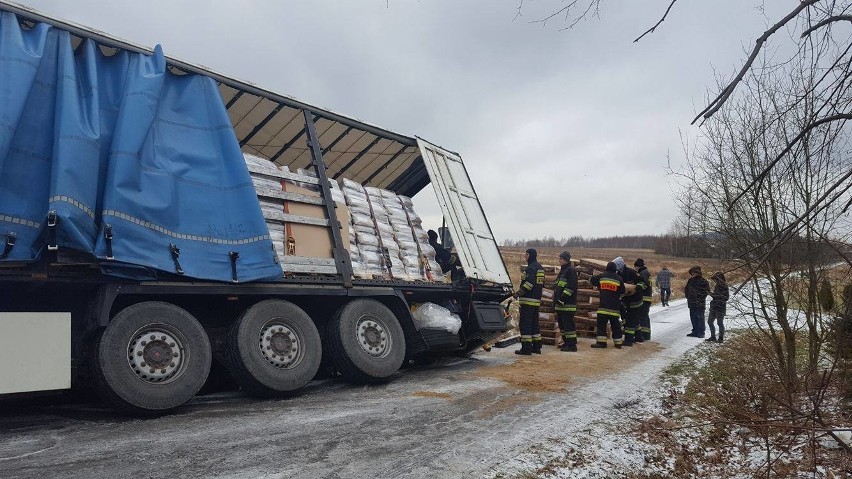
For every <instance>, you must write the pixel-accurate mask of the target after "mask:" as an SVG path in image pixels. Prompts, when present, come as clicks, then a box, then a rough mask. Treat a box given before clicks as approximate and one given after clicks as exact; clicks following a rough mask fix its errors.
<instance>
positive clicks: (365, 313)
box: [327, 299, 405, 383]
mask: <svg viewBox="0 0 852 479" xmlns="http://www.w3.org/2000/svg"><path fill="white" fill-rule="evenodd" d="M327 339H328V347H327V349H328V351H329V352H330V353H331V356H332V359H333V361H334V364H335V366H336V367H337V370H338V371H340V374H341V375H342V376H343V377H344V378H345V379H347V380H349V381H353V382H358V383H382V382H386V381H388V380H389V379H390V377H391V376H392V375H394V374H395V373H396V372H397V371H398V370H399V368H400V367H401V366H402V363H403V361H404V360H405V334H404V333H403V331H402V326H400V324H399V321H398V320H397V319H396V316H394V314H393V313H392V312H391V310H390V309H388V308H387V306H385V305H383V304H382V303H380V302H378V301H376V300H372V299H356V300H354V301H351V302H349V303H347V304H346V305H344V306H343V307H342V308H340V309H339V310H338V311H337V313H335V315H334V317H333V318H332V320H331V321H329V325H328V338H327Z"/></svg>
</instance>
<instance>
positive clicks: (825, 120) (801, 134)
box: [732, 113, 852, 205]
mask: <svg viewBox="0 0 852 479" xmlns="http://www.w3.org/2000/svg"><path fill="white" fill-rule="evenodd" d="M840 120H842V121H846V120H852V113H838V114H836V115H831V116H827V117H825V118H820V119H819V120H817V121H814V122H812V123H811V124H809V125H807V126H806V127H804V128H802V131H800V132H799V134H798V135H796V137H795V138H793V139H792V140H791V141H790V142H789V143H787V146H786V147H785V148H784V150H782V151H781V153H779V154H778V156H776V157H775V159H774V160H772V162H771V163H769V165H768V166H767V167H766V168H764V169H763V171H762V172H761V173H760V174H759V175H758V176H757V178H755V179H754V180H753V181H752V182H751V183H749V184H748V186H746V187H745V189H744V190H743V191H742V192H741V193H740V194H738V195H737V196H736V198H734V201H733V203H732V205H733V204H736V202H737V201H739V199H740V198H742V197H743V195H745V194H746V192H748V191H749V190H750V189H751V188H753V187H754V186H755V185H759V184H762V183H763V180H764V179H765V178H766V175H768V174H769V171H770V170H771V169H772V168H773V167H774V166H775V165H776V164H778V162H779V161H781V158H783V157H784V155H786V154H787V153H789V152H790V150H792V149H793V147H794V146H796V144H798V143H799V141H801V139H802V138H804V137H805V136H806V135H807V134H808V133H809V132H810V131H811V130H813V129H814V128H817V127H818V126H820V125H824V124H826V123H830V122H833V121H840ZM758 187H759V186H758Z"/></svg>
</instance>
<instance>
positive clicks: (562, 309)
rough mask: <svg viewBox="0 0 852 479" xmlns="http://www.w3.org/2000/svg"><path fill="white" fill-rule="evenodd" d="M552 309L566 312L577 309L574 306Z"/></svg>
mask: <svg viewBox="0 0 852 479" xmlns="http://www.w3.org/2000/svg"><path fill="white" fill-rule="evenodd" d="M554 309H555V310H557V311H568V312H571V311H577V307H576V306H574V305H567V306H557V307H556V308H554Z"/></svg>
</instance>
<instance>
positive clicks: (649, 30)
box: [633, 0, 677, 43]
mask: <svg viewBox="0 0 852 479" xmlns="http://www.w3.org/2000/svg"><path fill="white" fill-rule="evenodd" d="M675 3H677V0H672V3H670V4H669V8H667V9H666V13H664V14H663V16H662V18H660V21H658V22H657V23H656V24H654V26H653V27H651V28H649V29H647V30H645V33H643V34H641V35H639V36H638V37H637V38H636V40H633V43H636V42H638V41H639V40H641V39H642V37H644V36H645V35H648V34H650V33H654V30H656V29H657V27H659V26H660V25H661V24H662V23H663V22H664V21H665V20H666V17H667V16H669V12H670V11H671V10H672V7H673V6H674V4H675Z"/></svg>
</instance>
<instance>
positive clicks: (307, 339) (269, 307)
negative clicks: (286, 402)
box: [225, 299, 322, 396]
mask: <svg viewBox="0 0 852 479" xmlns="http://www.w3.org/2000/svg"><path fill="white" fill-rule="evenodd" d="M226 345H227V348H226V353H225V357H226V359H227V362H228V366H229V368H230V369H231V371H232V372H233V375H234V379H235V380H236V381H237V382H238V383H239V384H240V386H242V387H243V388H244V389H245V390H247V391H248V392H250V393H252V394H254V395H258V396H281V395H286V394H288V393H292V392H293V391H295V390H297V389H299V388H301V387H302V386H304V385H305V384H307V383H308V382H310V380H311V379H313V378H314V376H315V375H316V373H317V371H318V370H319V366H320V360H321V359H322V340H321V339H320V335H319V331H317V327H316V325H315V324H314V322H313V320H312V319H311V317H310V316H308V313H306V312H305V311H304V310H303V309H302V308H300V307H299V306H296V305H295V304H293V303H291V302H289V301H281V300H274V299H272V300H266V301H261V302H260V303H257V304H255V305H253V306H252V307H250V308H249V309H247V310H246V311H245V312H244V313H243V314H242V316H240V319H239V320H238V321H236V322H235V323H234V324H233V325H231V328H230V329H229V330H228V337H227V339H226ZM258 346H260V347H258Z"/></svg>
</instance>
